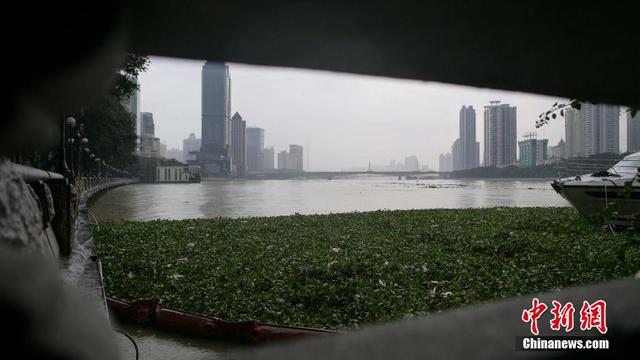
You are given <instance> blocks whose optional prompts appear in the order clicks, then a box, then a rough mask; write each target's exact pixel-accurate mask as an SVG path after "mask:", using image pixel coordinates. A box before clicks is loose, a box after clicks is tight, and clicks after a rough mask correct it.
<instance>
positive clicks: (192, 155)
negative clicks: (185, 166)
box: [182, 133, 201, 161]
mask: <svg viewBox="0 0 640 360" xmlns="http://www.w3.org/2000/svg"><path fill="white" fill-rule="evenodd" d="M200 144H201V140H200V138H197V137H196V134H194V133H191V134H189V137H188V138H186V139H184V140H182V153H183V156H184V161H189V160H191V161H194V160H196V155H197V153H198V151H200Z"/></svg>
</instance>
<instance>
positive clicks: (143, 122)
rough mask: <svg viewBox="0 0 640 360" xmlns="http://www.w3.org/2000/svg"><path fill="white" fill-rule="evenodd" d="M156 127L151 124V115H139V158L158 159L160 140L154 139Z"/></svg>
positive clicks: (145, 113)
mask: <svg viewBox="0 0 640 360" xmlns="http://www.w3.org/2000/svg"><path fill="white" fill-rule="evenodd" d="M155 134H156V126H155V123H154V122H153V114H152V113H150V112H141V113H140V156H142V157H154V158H155V157H160V150H161V144H160V139H159V138H157V137H156V135H155Z"/></svg>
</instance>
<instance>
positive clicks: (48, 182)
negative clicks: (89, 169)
mask: <svg viewBox="0 0 640 360" xmlns="http://www.w3.org/2000/svg"><path fill="white" fill-rule="evenodd" d="M9 167H10V168H11V170H12V174H13V177H14V181H24V183H26V186H27V191H28V192H29V193H30V194H31V197H32V198H33V199H32V200H34V201H35V203H36V205H37V208H38V210H39V212H40V214H39V215H40V216H39V217H37V216H36V217H35V218H41V219H42V222H41V224H37V225H34V226H40V229H39V239H38V240H37V242H38V244H35V246H34V247H38V248H40V249H44V250H43V252H45V253H47V254H50V255H51V256H53V257H67V256H69V255H71V252H72V250H73V247H74V245H75V240H76V239H75V236H76V226H77V221H76V220H77V217H78V213H79V210H80V206H81V204H82V205H84V204H86V198H89V197H91V196H93V195H95V194H97V193H99V192H100V191H103V190H105V189H108V188H111V187H115V186H120V185H124V184H128V183H132V182H136V181H137V179H132V178H114V177H107V176H92V177H65V176H63V175H62V174H59V173H55V172H50V171H44V170H40V169H36V168H32V167H28V166H24V165H19V164H13V163H11V164H10V165H9ZM22 201H24V202H25V203H30V204H31V203H33V202H32V201H31V199H22ZM34 231H35V230H34Z"/></svg>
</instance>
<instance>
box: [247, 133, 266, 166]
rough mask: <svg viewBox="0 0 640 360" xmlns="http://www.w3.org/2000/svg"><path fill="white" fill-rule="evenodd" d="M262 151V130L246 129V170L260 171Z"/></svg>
mask: <svg viewBox="0 0 640 360" xmlns="http://www.w3.org/2000/svg"><path fill="white" fill-rule="evenodd" d="M263 151H264V129H261V128H259V127H247V170H248V171H260V170H262V165H263V162H264V161H263V160H262V152H263Z"/></svg>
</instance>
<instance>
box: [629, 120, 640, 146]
mask: <svg viewBox="0 0 640 360" xmlns="http://www.w3.org/2000/svg"><path fill="white" fill-rule="evenodd" d="M627 151H629V152H633V151H640V112H638V113H637V114H636V116H633V117H632V116H631V113H629V112H627Z"/></svg>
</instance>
